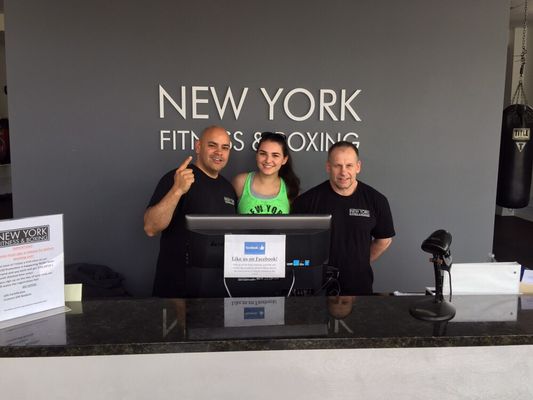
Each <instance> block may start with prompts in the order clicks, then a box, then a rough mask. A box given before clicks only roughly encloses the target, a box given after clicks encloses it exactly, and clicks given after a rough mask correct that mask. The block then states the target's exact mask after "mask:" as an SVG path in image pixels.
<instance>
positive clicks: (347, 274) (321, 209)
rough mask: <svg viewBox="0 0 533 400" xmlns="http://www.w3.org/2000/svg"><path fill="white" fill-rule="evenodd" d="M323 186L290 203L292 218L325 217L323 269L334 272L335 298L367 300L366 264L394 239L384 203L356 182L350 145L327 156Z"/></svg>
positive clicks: (334, 148)
mask: <svg viewBox="0 0 533 400" xmlns="http://www.w3.org/2000/svg"><path fill="white" fill-rule="evenodd" d="M326 171H327V173H328V175H329V180H327V181H325V182H323V183H321V184H320V185H318V186H315V187H314V188H312V189H310V190H308V191H307V192H305V193H304V194H302V195H301V196H299V197H298V198H296V200H295V201H294V203H293V204H292V209H291V212H292V213H294V214H331V215H332V227H331V245H330V253H329V265H331V266H334V267H337V268H338V269H339V283H340V286H341V294H346V295H361V294H372V283H373V281H374V274H373V273H372V268H371V266H370V263H371V262H373V261H375V260H376V259H377V258H378V257H379V256H380V255H381V254H383V252H384V251H385V250H386V249H387V248H388V247H389V245H390V244H391V242H392V237H393V236H394V235H395V232H394V225H393V222H392V215H391V211H390V207H389V202H388V201H387V198H386V197H385V196H383V195H382V194H381V193H379V192H378V191H377V190H375V189H374V188H372V187H370V186H368V185H366V184H365V183H363V182H361V181H358V180H357V179H356V178H357V174H358V173H359V172H360V171H361V161H360V160H359V151H358V149H357V147H355V146H354V145H353V144H352V143H350V142H338V143H335V144H334V145H333V146H332V147H331V148H330V149H329V152H328V161H327V163H326Z"/></svg>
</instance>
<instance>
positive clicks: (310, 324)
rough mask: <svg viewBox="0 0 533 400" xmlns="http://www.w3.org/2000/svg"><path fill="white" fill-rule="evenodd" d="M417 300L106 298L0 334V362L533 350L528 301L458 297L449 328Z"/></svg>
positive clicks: (532, 302)
mask: <svg viewBox="0 0 533 400" xmlns="http://www.w3.org/2000/svg"><path fill="white" fill-rule="evenodd" d="M417 299H419V297H409V296H401V297H395V296H340V297H290V298H283V297H270V298H265V297H262V298H227V299H187V300H184V299H157V298H147V299H124V298H122V299H107V300H93V301H84V302H83V303H82V304H80V307H74V311H71V312H68V313H66V314H61V315H56V316H52V317H49V318H45V319H41V320H37V321H33V322H31V323H27V324H23V325H17V326H15V327H11V328H6V329H2V330H0V357H38V356H74V355H104V354H147V353H181V352H208V351H246V350H291V349H342V348H385V347H389V348H390V347H440V346H487V345H519V344H533V296H514V295H499V296H456V297H455V298H454V299H453V301H452V303H453V304H454V306H455V307H456V308H457V315H456V317H455V318H454V319H452V320H451V321H449V322H447V323H445V324H442V323H441V324H434V323H430V322H424V321H419V320H417V319H415V318H413V317H411V315H410V314H409V306H410V305H411V304H412V302H413V301H416V300H417Z"/></svg>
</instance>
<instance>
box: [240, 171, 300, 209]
mask: <svg viewBox="0 0 533 400" xmlns="http://www.w3.org/2000/svg"><path fill="white" fill-rule="evenodd" d="M254 174H255V173H254V172H250V173H249V174H248V176H246V182H244V188H243V189H242V195H241V198H240V199H239V205H238V206H237V210H238V212H239V214H288V213H289V211H290V204H289V199H288V198H287V187H286V186H285V182H284V181H283V179H281V185H280V188H279V193H278V194H277V195H276V196H274V197H265V198H263V197H258V196H257V195H255V196H254V194H253V193H252V180H253V177H254Z"/></svg>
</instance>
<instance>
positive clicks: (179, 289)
mask: <svg viewBox="0 0 533 400" xmlns="http://www.w3.org/2000/svg"><path fill="white" fill-rule="evenodd" d="M230 146H231V144H230V139H229V136H228V133H227V132H226V130H225V129H224V128H222V127H220V126H210V127H208V128H206V129H204V131H203V132H202V133H201V135H200V139H199V140H198V141H197V142H196V143H195V153H196V160H195V162H194V164H190V163H191V161H192V157H188V158H187V159H185V161H183V163H182V164H181V165H180V166H179V167H178V168H177V169H175V170H171V171H169V172H168V173H166V174H165V175H164V176H163V177H162V178H161V180H160V181H159V183H158V184H157V187H156V189H155V191H154V194H153V195H152V198H151V200H150V203H149V204H148V208H147V209H146V212H145V213H144V231H145V232H146V234H147V235H148V236H150V237H152V236H155V235H157V234H158V233H161V240H160V249H159V257H158V259H157V269H156V275H155V281H154V287H153V292H152V294H153V296H157V297H186V296H187V291H186V287H185V250H186V249H185V243H186V241H185V237H186V229H185V215H186V214H235V212H236V208H235V205H236V204H237V196H236V194H235V190H234V189H233V186H232V185H231V183H229V182H228V181H227V180H226V179H225V178H224V177H223V176H222V175H220V171H221V170H222V169H223V168H224V167H225V166H226V164H227V162H228V158H229V153H230Z"/></svg>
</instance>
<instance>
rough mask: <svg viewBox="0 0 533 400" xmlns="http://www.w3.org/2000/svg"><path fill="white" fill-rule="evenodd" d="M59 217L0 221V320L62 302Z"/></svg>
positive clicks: (43, 309)
mask: <svg viewBox="0 0 533 400" xmlns="http://www.w3.org/2000/svg"><path fill="white" fill-rule="evenodd" d="M63 271H64V258H63V216H62V215H50V216H44V217H35V218H25V219H18V220H9V221H0V321H5V320H8V319H12V318H17V317H23V316H26V315H28V314H33V313H39V312H41V311H46V310H51V309H54V308H58V307H64V305H65V292H64V272H63Z"/></svg>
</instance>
